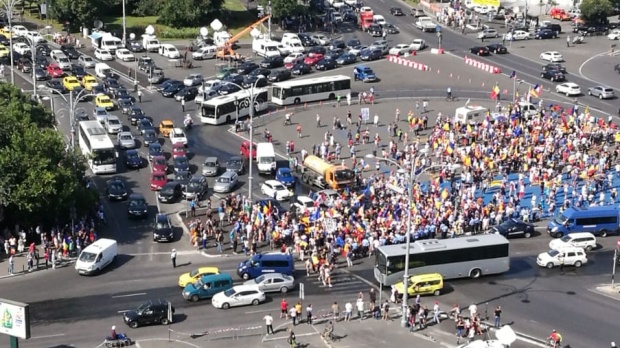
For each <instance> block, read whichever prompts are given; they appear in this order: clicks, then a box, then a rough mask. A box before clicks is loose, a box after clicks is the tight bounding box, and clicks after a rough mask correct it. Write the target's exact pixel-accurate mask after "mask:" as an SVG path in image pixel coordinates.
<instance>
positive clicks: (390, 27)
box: [383, 23, 400, 34]
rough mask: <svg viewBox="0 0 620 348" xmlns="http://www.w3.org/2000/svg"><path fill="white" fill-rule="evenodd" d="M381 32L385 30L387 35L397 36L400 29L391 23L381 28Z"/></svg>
mask: <svg viewBox="0 0 620 348" xmlns="http://www.w3.org/2000/svg"><path fill="white" fill-rule="evenodd" d="M383 30H385V31H386V32H387V33H388V34H398V33H400V29H398V27H397V26H395V25H394V24H391V23H387V24H385V25H384V26H383Z"/></svg>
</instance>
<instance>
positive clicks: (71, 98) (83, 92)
mask: <svg viewBox="0 0 620 348" xmlns="http://www.w3.org/2000/svg"><path fill="white" fill-rule="evenodd" d="M39 88H42V89H43V88H45V89H47V90H48V91H49V92H51V93H56V94H58V95H59V96H60V97H62V99H63V100H64V101H65V102H66V103H69V123H70V124H71V144H70V146H69V147H70V149H71V151H72V152H74V151H75V132H76V129H75V109H76V108H77V106H78V103H79V102H80V101H81V100H82V99H85V98H87V97H90V92H88V91H87V90H86V89H83V90H81V91H80V93H78V94H77V95H76V96H75V97H74V96H73V94H74V93H73V92H69V100H67V97H65V96H64V95H63V94H62V93H60V92H58V91H57V90H55V89H51V88H47V87H46V86H44V85H39ZM50 99H52V100H53V98H50ZM53 105H54V104H53V102H52V112H54V110H53V108H54V107H53Z"/></svg>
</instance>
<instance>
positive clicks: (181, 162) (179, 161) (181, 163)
mask: <svg viewBox="0 0 620 348" xmlns="http://www.w3.org/2000/svg"><path fill="white" fill-rule="evenodd" d="M174 163H176V164H177V165H179V166H185V165H187V159H186V158H182V157H177V158H175V159H174Z"/></svg>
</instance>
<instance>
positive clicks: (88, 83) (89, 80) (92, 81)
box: [82, 75, 99, 91]
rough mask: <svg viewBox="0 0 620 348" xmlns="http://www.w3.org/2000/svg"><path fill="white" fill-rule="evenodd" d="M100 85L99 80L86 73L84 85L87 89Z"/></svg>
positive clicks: (83, 80) (90, 89) (83, 79)
mask: <svg viewBox="0 0 620 348" xmlns="http://www.w3.org/2000/svg"><path fill="white" fill-rule="evenodd" d="M97 86H99V82H98V81H97V79H96V78H95V77H94V76H92V75H85V76H84V77H82V87H84V89H85V90H87V91H92V90H93V88H95V87H97Z"/></svg>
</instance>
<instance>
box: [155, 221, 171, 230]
mask: <svg viewBox="0 0 620 348" xmlns="http://www.w3.org/2000/svg"><path fill="white" fill-rule="evenodd" d="M155 228H157V229H158V230H163V229H165V228H168V224H165V223H161V222H158V223H157V226H155Z"/></svg>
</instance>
